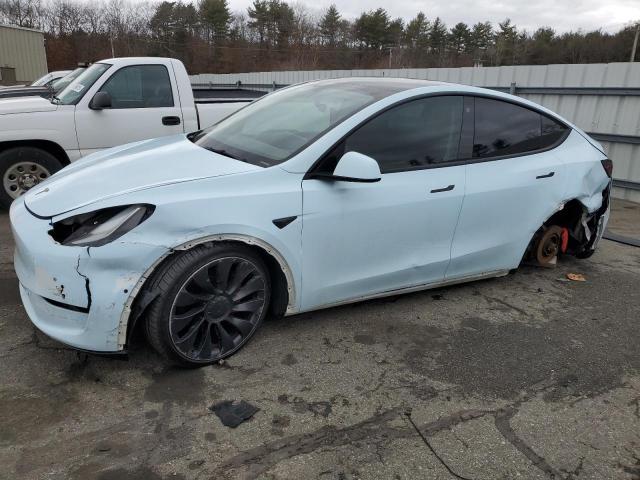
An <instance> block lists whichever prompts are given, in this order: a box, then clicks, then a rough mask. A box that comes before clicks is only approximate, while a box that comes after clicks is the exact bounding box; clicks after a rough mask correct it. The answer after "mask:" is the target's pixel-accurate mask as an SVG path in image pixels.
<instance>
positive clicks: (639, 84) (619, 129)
mask: <svg viewBox="0 0 640 480" xmlns="http://www.w3.org/2000/svg"><path fill="white" fill-rule="evenodd" d="M351 76H353V77H357V76H374V77H408V78H420V79H428V80H440V81H445V82H454V83H462V84H466V85H475V86H479V87H504V88H509V87H510V85H511V84H512V83H515V84H516V88H523V87H547V88H549V87H556V88H585V87H591V88H612V87H614V88H616V87H617V88H635V89H639V88H640V62H636V63H608V64H585V65H582V64H578V65H521V66H511V67H464V68H418V69H379V70H312V71H294V72H256V73H239V74H201V75H193V76H192V77H191V81H192V83H194V84H196V83H200V84H207V83H213V84H220V83H235V82H237V81H241V82H242V83H244V84H271V83H273V82H275V83H276V84H285V85H288V84H292V83H297V82H302V81H306V80H315V79H325V78H339V77H351ZM623 93H624V92H620V94H611V92H608V94H606V95H585V94H584V93H568V92H566V91H565V92H562V93H553V94H552V93H535V94H531V93H521V94H520V93H518V92H517V89H516V94H518V95H521V96H522V97H524V98H527V99H529V100H532V101H534V102H536V103H539V104H541V105H544V106H545V107H547V108H549V109H551V110H553V111H555V112H557V113H559V114H560V115H562V116H563V117H565V118H567V119H569V120H570V121H571V122H573V123H575V124H576V125H578V126H579V127H581V128H582V129H583V130H586V131H587V132H594V133H599V134H616V135H629V136H634V137H640V95H638V94H635V95H628V94H623ZM602 143H603V145H604V147H605V149H606V150H607V153H608V154H609V156H610V157H611V158H612V159H613V160H614V162H615V169H614V177H615V178H616V179H620V180H626V181H630V182H635V183H640V144H637V143H626V142H625V143H620V142H615V143H614V142H604V141H603V142H602ZM614 195H615V196H617V197H621V198H627V199H629V200H633V201H636V202H640V191H638V190H633V189H621V188H616V189H615V191H614Z"/></svg>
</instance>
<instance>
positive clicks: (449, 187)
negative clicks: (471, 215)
mask: <svg viewBox="0 0 640 480" xmlns="http://www.w3.org/2000/svg"><path fill="white" fill-rule="evenodd" d="M454 188H455V185H449V186H448V187H444V188H434V189H433V190H431V193H440V192H450V191H451V190H453V189H454Z"/></svg>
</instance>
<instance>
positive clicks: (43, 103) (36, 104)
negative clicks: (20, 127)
mask: <svg viewBox="0 0 640 480" xmlns="http://www.w3.org/2000/svg"><path fill="white" fill-rule="evenodd" d="M34 95H35V93H34ZM57 108H58V106H57V105H54V104H53V103H51V102H50V101H49V100H47V99H45V98H42V97H16V98H0V115H9V114H12V113H32V112H52V111H54V110H56V109H57Z"/></svg>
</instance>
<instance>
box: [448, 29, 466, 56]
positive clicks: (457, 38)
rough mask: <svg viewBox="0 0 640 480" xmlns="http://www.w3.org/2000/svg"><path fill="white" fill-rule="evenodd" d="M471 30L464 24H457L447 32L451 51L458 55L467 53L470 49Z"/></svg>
mask: <svg viewBox="0 0 640 480" xmlns="http://www.w3.org/2000/svg"><path fill="white" fill-rule="evenodd" d="M470 41H471V30H469V27H468V26H467V24H466V23H462V22H460V23H457V24H456V25H455V26H454V27H453V28H452V29H451V31H450V32H449V45H450V46H451V50H452V51H453V52H454V53H456V54H458V55H460V54H462V53H468V52H469V49H470Z"/></svg>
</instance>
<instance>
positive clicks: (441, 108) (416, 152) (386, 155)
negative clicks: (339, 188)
mask: <svg viewBox="0 0 640 480" xmlns="http://www.w3.org/2000/svg"><path fill="white" fill-rule="evenodd" d="M462 111H463V97H461V96H442V97H429V98H422V99H418V100H413V101H411V102H408V103H405V104H402V105H398V106H397V107H393V108H391V109H390V110H387V111H386V112H383V113H381V114H380V115H378V116H376V117H374V118H373V119H371V120H369V121H368V122H367V123H365V124H364V125H363V126H362V127H360V128H358V130H356V131H355V132H353V133H352V134H351V135H349V136H348V137H347V138H346V139H345V140H344V143H343V145H342V147H343V148H341V149H340V150H341V151H340V152H338V153H339V154H342V153H346V152H349V151H355V152H359V153H362V154H364V155H368V156H370V157H372V158H374V159H375V160H376V161H377V162H378V164H379V165H380V171H381V172H382V173H393V172H403V171H407V170H416V169H420V168H425V167H428V166H430V165H434V164H440V163H445V162H449V161H455V160H457V159H458V148H459V145H460V132H461V129H462Z"/></svg>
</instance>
